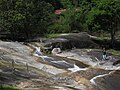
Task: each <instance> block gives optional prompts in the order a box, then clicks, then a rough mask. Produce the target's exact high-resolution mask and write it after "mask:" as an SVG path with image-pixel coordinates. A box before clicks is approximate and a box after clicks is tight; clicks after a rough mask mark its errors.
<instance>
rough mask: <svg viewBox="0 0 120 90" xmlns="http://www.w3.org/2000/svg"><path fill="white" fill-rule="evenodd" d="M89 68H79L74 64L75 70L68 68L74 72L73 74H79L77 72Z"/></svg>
mask: <svg viewBox="0 0 120 90" xmlns="http://www.w3.org/2000/svg"><path fill="white" fill-rule="evenodd" d="M87 69H88V68H79V67H78V66H77V65H75V64H74V67H73V68H68V70H70V71H72V72H77V71H81V70H87Z"/></svg>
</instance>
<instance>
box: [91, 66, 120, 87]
mask: <svg viewBox="0 0 120 90" xmlns="http://www.w3.org/2000/svg"><path fill="white" fill-rule="evenodd" d="M119 69H120V67H118V68H116V70H119ZM116 70H114V71H111V72H109V73H108V74H103V75H98V76H95V77H93V78H92V79H90V82H91V83H92V84H94V85H96V86H97V84H96V82H95V80H96V79H97V78H100V77H104V76H107V75H110V74H112V73H114V72H115V71H116Z"/></svg>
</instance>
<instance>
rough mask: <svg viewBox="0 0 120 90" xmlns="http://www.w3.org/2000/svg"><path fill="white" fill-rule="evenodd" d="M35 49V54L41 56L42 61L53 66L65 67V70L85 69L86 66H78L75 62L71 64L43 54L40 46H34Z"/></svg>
mask: <svg viewBox="0 0 120 90" xmlns="http://www.w3.org/2000/svg"><path fill="white" fill-rule="evenodd" d="M35 49H36V50H35V52H34V55H35V56H37V57H40V58H42V59H43V60H44V61H46V62H48V63H50V64H51V65H53V66H56V67H58V68H61V69H67V70H70V71H71V72H77V71H80V70H87V68H79V67H78V66H77V65H76V64H71V63H68V62H66V61H64V60H62V61H60V60H56V59H55V58H52V57H48V56H44V55H43V53H42V52H41V49H40V47H35Z"/></svg>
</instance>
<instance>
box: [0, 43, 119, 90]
mask: <svg viewBox="0 0 120 90" xmlns="http://www.w3.org/2000/svg"><path fill="white" fill-rule="evenodd" d="M42 45H43V42H42V43H40V42H31V43H27V44H26V43H24V42H6V41H0V84H1V85H12V86H17V87H18V88H20V89H22V90H119V88H120V64H119V60H120V56H119V55H113V54H111V53H107V55H108V56H109V57H110V58H109V60H106V61H103V60H102V58H101V53H102V51H101V50H100V49H77V48H73V49H69V50H62V52H61V53H57V54H54V55H52V54H45V53H44V51H43V52H42V51H41V49H40V48H39V47H41V46H42Z"/></svg>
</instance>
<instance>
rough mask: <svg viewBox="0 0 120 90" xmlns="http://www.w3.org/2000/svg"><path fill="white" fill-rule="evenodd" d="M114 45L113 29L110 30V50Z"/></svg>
mask: <svg viewBox="0 0 120 90" xmlns="http://www.w3.org/2000/svg"><path fill="white" fill-rule="evenodd" d="M114 43H115V29H112V30H111V48H113V47H114Z"/></svg>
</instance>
